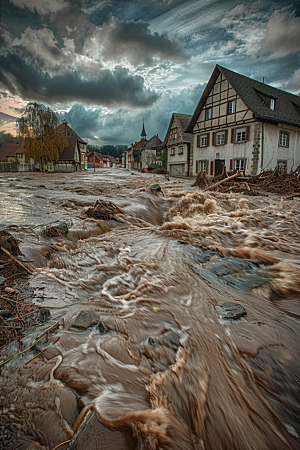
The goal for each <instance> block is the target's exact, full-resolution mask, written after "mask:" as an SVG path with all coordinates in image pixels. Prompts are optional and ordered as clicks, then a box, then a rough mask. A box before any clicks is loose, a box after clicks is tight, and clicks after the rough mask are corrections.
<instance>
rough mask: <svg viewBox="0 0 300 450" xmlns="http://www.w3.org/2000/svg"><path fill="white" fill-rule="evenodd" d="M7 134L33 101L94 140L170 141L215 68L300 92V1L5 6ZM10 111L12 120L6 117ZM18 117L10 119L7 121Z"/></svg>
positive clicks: (55, 1)
mask: <svg viewBox="0 0 300 450" xmlns="http://www.w3.org/2000/svg"><path fill="white" fill-rule="evenodd" d="M0 3H1V6H0V12H1V15H0V21H1V28H0V30H1V31H0V49H1V50H0V113H2V115H1V114H0V119H2V124H4V125H3V126H2V127H1V129H0V130H2V131H3V130H5V131H6V132H7V131H9V132H13V131H15V125H14V117H18V116H20V114H21V113H22V110H23V108H24V107H25V106H26V104H27V103H28V102H30V101H36V102H38V103H43V104H45V105H48V106H50V107H51V108H52V109H53V110H55V111H57V112H59V113H60V115H61V119H62V120H66V121H67V122H68V124H69V125H70V126H71V127H72V128H73V129H74V131H76V133H77V134H79V135H80V136H81V137H82V138H83V139H86V140H87V141H88V142H89V143H90V144H98V145H105V144H112V145H116V144H127V145H130V144H131V143H132V142H136V141H138V140H139V139H140V134H141V131H142V125H143V119H144V120H145V129H146V133H147V138H148V139H150V138H151V137H152V136H153V135H155V134H158V136H159V137H160V139H162V140H164V137H165V134H166V132H167V128H168V125H169V122H170V119H171V116H172V113H173V112H175V113H181V114H193V113H194V110H195V108H196V106H197V104H198V102H199V100H200V97H201V94H202V92H203V90H204V88H205V86H206V84H207V82H208V80H209V78H210V76H211V73H212V71H213V69H214V67H215V65H216V64H219V65H221V66H223V67H226V68H228V69H230V70H233V71H236V72H238V73H241V74H243V75H246V76H248V77H251V78H254V79H256V80H259V81H263V78H264V80H265V83H267V84H271V85H272V86H275V87H278V88H280V89H284V90H287V91H290V92H292V93H294V94H297V95H298V94H299V93H300V2H298V1H293V0H291V1H288V0H258V1H251V0H247V1H243V2H241V1H239V0H225V1H222V0H131V1H128V0H70V1H66V0H65V1H64V0H1V2H0ZM4 114H7V115H8V116H4ZM9 116H11V117H9Z"/></svg>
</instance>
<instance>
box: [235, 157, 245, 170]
mask: <svg viewBox="0 0 300 450" xmlns="http://www.w3.org/2000/svg"><path fill="white" fill-rule="evenodd" d="M246 165H247V160H246V159H234V160H233V169H234V170H246Z"/></svg>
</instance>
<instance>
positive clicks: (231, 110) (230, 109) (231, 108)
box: [228, 100, 235, 114]
mask: <svg viewBox="0 0 300 450" xmlns="http://www.w3.org/2000/svg"><path fill="white" fill-rule="evenodd" d="M233 113H235V100H232V101H231V102H228V114H233Z"/></svg>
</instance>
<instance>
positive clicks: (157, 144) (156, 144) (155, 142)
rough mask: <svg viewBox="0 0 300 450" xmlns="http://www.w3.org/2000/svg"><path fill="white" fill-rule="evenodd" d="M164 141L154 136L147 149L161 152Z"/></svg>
mask: <svg viewBox="0 0 300 450" xmlns="http://www.w3.org/2000/svg"><path fill="white" fill-rule="evenodd" d="M161 145H162V141H161V140H160V139H159V137H158V136H157V135H154V136H152V138H151V139H149V141H148V142H147V144H146V146H145V149H147V150H161Z"/></svg>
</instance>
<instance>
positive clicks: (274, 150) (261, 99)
mask: <svg viewBox="0 0 300 450" xmlns="http://www.w3.org/2000/svg"><path fill="white" fill-rule="evenodd" d="M186 132H188V133H191V134H192V144H191V162H192V167H193V170H192V174H193V175H197V173H198V172H200V171H204V172H206V173H207V175H208V176H210V177H213V176H216V175H219V174H220V173H222V170H223V166H224V165H225V166H226V168H227V170H229V169H235V170H241V171H244V172H245V173H246V174H252V175H256V174H257V173H259V172H260V171H261V170H262V169H264V168H266V167H267V168H268V169H274V168H275V167H277V166H281V167H284V168H286V169H287V170H288V171H290V170H291V169H292V168H294V169H295V168H296V167H297V166H298V165H299V164H300V98H299V96H297V95H293V94H290V93H288V92H285V91H282V90H280V89H277V88H274V87H272V86H269V85H267V84H264V83H261V82H259V81H256V80H253V79H252V78H248V77H245V76H243V75H240V74H238V73H236V72H232V71H231V70H228V69H225V68H224V67H221V66H219V65H217V66H216V67H215V69H214V71H213V73H212V75H211V78H210V80H209V82H208V84H207V86H206V88H205V90H204V92H203V94H202V97H201V99H200V101H199V104H198V106H197V108H196V110H195V113H194V115H193V117H192V119H191V121H190V123H189V126H188V127H187V129H186Z"/></svg>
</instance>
